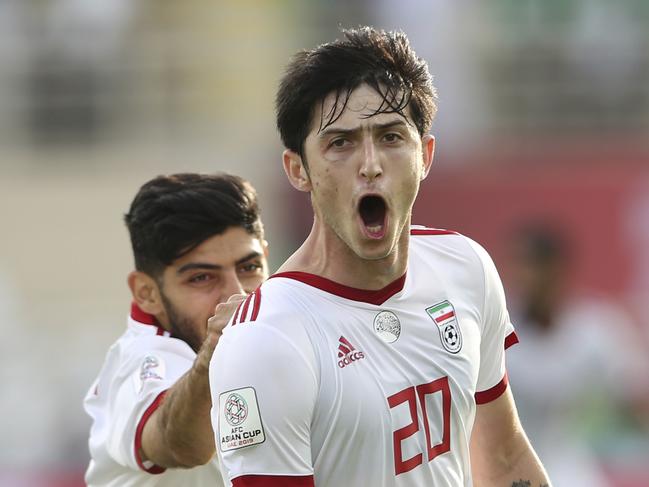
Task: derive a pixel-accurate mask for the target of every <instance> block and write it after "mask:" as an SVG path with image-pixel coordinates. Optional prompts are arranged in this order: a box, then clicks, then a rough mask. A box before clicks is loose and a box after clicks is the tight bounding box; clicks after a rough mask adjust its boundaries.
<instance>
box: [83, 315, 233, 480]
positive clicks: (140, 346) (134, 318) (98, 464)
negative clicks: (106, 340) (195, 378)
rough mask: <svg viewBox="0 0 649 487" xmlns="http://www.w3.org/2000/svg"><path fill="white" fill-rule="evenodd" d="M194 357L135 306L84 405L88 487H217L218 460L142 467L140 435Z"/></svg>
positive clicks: (178, 341) (150, 464)
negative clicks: (87, 417)
mask: <svg viewBox="0 0 649 487" xmlns="http://www.w3.org/2000/svg"><path fill="white" fill-rule="evenodd" d="M195 359H196V353H195V352H194V351H193V350H192V349H191V348H190V347H189V345H187V344H186V343H185V342H184V341H182V340H179V339H176V338H172V337H171V336H169V332H167V331H165V330H164V329H162V328H161V327H159V326H158V325H157V324H156V321H155V318H154V317H153V316H151V315H149V314H147V313H144V312H143V311H141V310H140V309H139V308H138V307H137V306H136V305H135V304H133V306H132V309H131V316H130V317H129V320H128V327H127V330H126V331H125V332H124V334H123V335H122V336H121V337H120V338H119V339H118V340H117V341H116V342H115V343H114V344H113V345H112V347H111V348H110V350H109V351H108V354H107V355H106V360H105V362H104V365H103V367H102V369H101V372H100V373H99V377H98V378H97V380H95V382H94V383H93V385H92V387H91V388H90V390H89V391H88V394H87V395H86V398H85V400H84V408H85V410H86V412H87V413H88V414H89V415H90V417H91V418H92V421H93V423H92V427H91V430H90V440H89V446H90V456H91V460H90V465H89V466H88V470H87V471H86V483H87V484H88V485H89V486H90V487H95V486H104V487H135V486H137V487H185V486H186V487H194V486H196V487H201V486H210V487H220V486H222V485H223V483H222V481H221V474H220V473H219V468H218V460H217V459H216V458H214V459H212V461H210V462H209V463H208V464H206V465H203V466H200V467H195V468H192V469H188V470H187V469H169V470H165V469H164V468H162V467H159V466H157V465H154V464H152V463H151V462H142V460H141V459H140V457H139V454H138V452H139V450H140V447H141V439H142V430H143V429H144V425H145V423H146V421H147V420H148V419H149V417H150V416H151V414H153V412H154V411H155V410H156V408H157V407H158V406H159V405H160V404H161V400H162V398H163V396H164V393H165V392H166V391H167V389H169V388H170V387H171V386H172V385H174V383H175V382H176V381H177V380H178V379H179V378H180V377H181V376H182V375H183V374H185V372H187V371H188V370H189V369H190V368H191V366H192V364H193V363H194V360H195Z"/></svg>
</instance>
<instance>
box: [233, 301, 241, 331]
mask: <svg viewBox="0 0 649 487" xmlns="http://www.w3.org/2000/svg"><path fill="white" fill-rule="evenodd" d="M242 306H243V301H241V302H240V303H239V306H237V310H236V311H235V312H234V318H232V326H234V325H236V324H237V320H238V319H239V311H241V307H242Z"/></svg>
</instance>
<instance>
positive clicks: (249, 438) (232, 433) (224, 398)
mask: <svg viewBox="0 0 649 487" xmlns="http://www.w3.org/2000/svg"><path fill="white" fill-rule="evenodd" d="M265 440H266V434H265V433H264V426H263V425H262V423H261V414H260V413H259V404H258V402H257V394H256V392H255V389H254V388H252V387H244V388H242V389H235V390H233V391H228V392H224V393H223V394H221V395H220V396H219V447H220V449H221V451H222V452H226V451H230V450H237V449H239V448H243V447H246V446H252V445H258V444H259V443H263V442H264V441H265Z"/></svg>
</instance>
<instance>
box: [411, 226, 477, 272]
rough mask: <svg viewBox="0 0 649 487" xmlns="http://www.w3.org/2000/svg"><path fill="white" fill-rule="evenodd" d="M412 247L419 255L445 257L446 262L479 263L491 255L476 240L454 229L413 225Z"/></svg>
mask: <svg viewBox="0 0 649 487" xmlns="http://www.w3.org/2000/svg"><path fill="white" fill-rule="evenodd" d="M410 236H411V238H410V247H411V249H412V250H413V252H414V253H415V255H417V256H419V257H423V256H425V257H426V258H431V257H433V258H434V256H436V255H439V256H441V257H443V259H444V261H445V262H453V261H455V262H457V263H465V264H474V265H476V264H479V265H482V263H483V262H482V261H483V260H484V259H485V258H487V259H489V255H488V253H487V252H486V250H485V249H484V248H483V247H482V246H481V245H480V244H479V243H477V242H476V241H475V240H473V239H471V238H469V237H467V236H466V235H463V234H461V233H459V232H456V231H454V230H446V229H440V228H428V227H424V226H419V225H413V226H412V227H411V228H410Z"/></svg>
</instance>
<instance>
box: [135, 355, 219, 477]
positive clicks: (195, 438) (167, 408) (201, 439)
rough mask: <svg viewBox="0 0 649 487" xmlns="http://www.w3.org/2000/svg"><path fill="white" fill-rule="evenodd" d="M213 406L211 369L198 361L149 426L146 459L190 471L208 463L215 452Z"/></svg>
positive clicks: (144, 440)
mask: <svg viewBox="0 0 649 487" xmlns="http://www.w3.org/2000/svg"><path fill="white" fill-rule="evenodd" d="M211 407H212V401H211V398H210V391H209V381H208V372H207V367H205V364H204V363H203V362H202V361H200V360H197V361H196V363H195V364H194V366H193V367H192V368H191V369H190V370H189V371H188V372H187V373H186V374H185V375H183V376H182V377H181V378H180V379H179V380H178V382H176V383H175V384H174V385H173V386H172V387H171V388H170V389H169V391H168V392H167V394H166V395H165V398H164V401H163V402H162V405H161V406H160V407H159V408H158V409H157V410H156V411H155V413H153V415H152V416H151V418H150V419H149V421H148V422H147V424H146V425H145V427H144V431H143V435H142V454H143V458H145V459H147V460H150V461H152V462H154V463H155V464H156V465H159V466H161V467H184V468H190V467H195V466H197V465H203V464H205V463H207V462H208V461H209V460H210V459H211V458H212V456H213V455H214V451H215V446H214V434H213V433H212V426H211V422H210V409H211Z"/></svg>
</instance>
